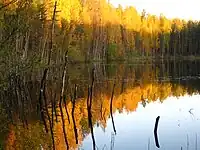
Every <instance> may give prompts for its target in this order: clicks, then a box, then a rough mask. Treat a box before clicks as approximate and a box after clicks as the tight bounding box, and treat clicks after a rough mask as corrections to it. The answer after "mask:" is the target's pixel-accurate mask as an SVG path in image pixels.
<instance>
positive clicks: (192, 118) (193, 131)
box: [81, 95, 200, 150]
mask: <svg viewBox="0 0 200 150" xmlns="http://www.w3.org/2000/svg"><path fill="white" fill-rule="evenodd" d="M199 100H200V95H192V96H189V95H185V96H181V97H178V98H177V97H168V98H167V99H166V100H165V101H164V102H163V103H161V102H160V101H156V102H150V103H149V104H148V105H146V107H145V108H144V107H143V106H142V104H140V105H139V106H138V108H137V109H136V111H135V112H127V111H126V110H124V111H123V113H118V112H116V113H115V114H114V120H115V126H116V130H117V134H116V135H114V149H115V150H121V149H138V150H143V149H144V150H146V149H155V148H156V146H155V142H154V134H153V129H154V124H155V119H156V117H157V116H158V115H159V116H160V121H159V125H158V138H159V142H160V146H161V147H160V149H181V147H182V148H183V149H186V148H189V149H196V148H197V149H198V147H197V146H198V145H199V144H200V143H199V141H198V143H197V144H196V135H197V138H199V135H200V128H199V126H200V120H199V119H200V105H199ZM112 132H113V128H112V122H111V119H109V120H108V121H107V127H106V128H105V130H102V128H100V127H97V126H95V128H94V133H95V137H96V144H97V147H98V149H110V147H111V139H112ZM187 136H188V140H187ZM188 143H189V144H188ZM91 145H92V141H91V137H90V135H88V136H87V137H86V138H85V140H84V141H83V145H82V146H81V148H82V149H91V148H92V147H91ZM196 145H197V146H196Z"/></svg>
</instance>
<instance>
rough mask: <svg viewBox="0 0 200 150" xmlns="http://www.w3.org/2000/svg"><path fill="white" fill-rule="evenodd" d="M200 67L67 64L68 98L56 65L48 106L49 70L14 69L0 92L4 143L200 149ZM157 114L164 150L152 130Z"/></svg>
mask: <svg viewBox="0 0 200 150" xmlns="http://www.w3.org/2000/svg"><path fill="white" fill-rule="evenodd" d="M199 66H200V62H199V61H165V62H153V63H152V62H144V63H133V64H126V63H112V64H101V63H95V64H90V65H89V64H88V65H85V64H74V65H69V66H67V71H66V74H65V75H66V79H65V84H64V85H65V87H64V90H63V98H62V97H61V95H62V87H63V86H62V85H63V69H64V67H63V66H59V67H54V68H51V69H49V70H48V71H49V72H48V77H47V80H46V86H45V88H46V90H45V91H44V92H43V93H44V94H43V97H42V102H43V103H42V106H40V104H39V97H40V96H39V93H40V88H41V87H40V84H41V78H42V75H43V70H31V71H27V72H23V73H20V74H19V75H17V76H16V75H12V76H10V78H9V80H8V86H7V87H6V88H4V89H3V90H2V91H1V109H0V110H1V111H0V114H1V115H0V116H1V117H0V127H1V128H2V129H1V131H0V132H1V134H0V135H1V136H0V139H1V145H2V148H3V149H8V150H10V149H11V150H12V149H13V150H15V149H42V148H43V149H52V148H53V147H52V145H53V143H54V145H55V149H60V150H61V149H67V147H68V148H69V149H84V150H90V149H94V145H95V148H96V149H99V150H103V149H104V150H121V149H126V150H129V149H130V150H133V149H137V150H154V149H162V150H172V149H173V150H178V149H180V150H181V149H183V150H186V149H188V150H197V149H200V128H199V127H200V105H199V104H200V102H199V100H200V95H199V90H200V69H199ZM92 70H94V76H93V74H92ZM93 77H94V82H92V81H93V80H92V78H93ZM92 84H93V86H91V85H92ZM75 85H76V86H77V88H75ZM88 86H89V91H90V92H89V94H91V93H92V94H91V95H92V96H91V97H92V99H89V98H88ZM91 87H92V88H91ZM75 89H76V90H75ZM91 90H92V92H91ZM75 91H76V92H75ZM112 93H113V94H112ZM112 96H113V98H112ZM88 99H89V100H88ZM111 99H112V101H111ZM88 102H91V107H88V106H89V103H88ZM41 108H42V109H41ZM41 110H42V112H43V114H44V117H42V115H41V114H42V113H41ZM158 116H160V119H159V121H158V129H157V134H156V135H157V136H158V138H157V142H158V144H159V147H160V148H158V146H156V144H155V134H154V127H155V121H156V118H157V117H158ZM45 124H46V130H45ZM91 128H92V129H91ZM46 131H48V133H46ZM51 131H52V132H51ZM92 136H93V138H92ZM53 141H54V142H53ZM77 143H78V144H77Z"/></svg>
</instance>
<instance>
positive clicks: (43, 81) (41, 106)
mask: <svg viewBox="0 0 200 150" xmlns="http://www.w3.org/2000/svg"><path fill="white" fill-rule="evenodd" d="M56 6H57V1H55V5H54V12H53V17H52V25H51V39H50V47H49V54H48V63H47V65H48V66H49V65H50V60H51V51H52V48H53V33H54V22H55V15H56ZM47 73H48V68H46V69H45V70H44V73H43V77H42V80H41V84H40V94H39V109H40V113H41V116H42V120H43V122H44V125H45V129H46V132H48V126H47V123H46V120H45V114H44V108H43V101H42V97H44V99H45V108H46V112H47V116H48V120H49V121H50V116H49V115H48V107H47V102H46V96H45V94H46V93H45V88H46V78H47ZM49 123H50V130H51V134H52V132H53V127H52V126H51V122H49ZM52 136H53V134H52ZM52 140H53V149H55V144H54V138H52Z"/></svg>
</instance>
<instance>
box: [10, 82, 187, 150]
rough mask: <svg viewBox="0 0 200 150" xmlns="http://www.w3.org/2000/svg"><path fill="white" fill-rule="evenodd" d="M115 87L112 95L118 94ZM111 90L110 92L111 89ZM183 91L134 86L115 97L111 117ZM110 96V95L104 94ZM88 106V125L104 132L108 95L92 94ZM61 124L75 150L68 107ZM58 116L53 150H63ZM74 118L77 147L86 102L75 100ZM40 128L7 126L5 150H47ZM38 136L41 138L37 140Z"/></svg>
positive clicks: (86, 131)
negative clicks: (89, 113)
mask: <svg viewBox="0 0 200 150" xmlns="http://www.w3.org/2000/svg"><path fill="white" fill-rule="evenodd" d="M108 86H110V87H112V85H108ZM118 88H119V87H116V89H115V93H118V91H120V90H119V89H118ZM111 89H112V88H111ZM186 91H187V89H185V88H183V87H182V86H180V85H172V84H171V83H157V82H154V83H146V84H143V85H142V86H141V85H137V86H134V87H132V88H127V89H126V90H125V91H124V92H123V93H122V94H118V95H117V94H115V96H114V99H113V113H114V112H116V111H119V112H122V110H123V109H125V110H126V111H127V112H131V111H135V110H136V109H137V107H138V103H140V102H142V100H145V101H146V102H147V101H148V102H151V101H156V100H158V99H160V100H161V101H163V100H164V99H166V98H167V97H168V96H171V95H174V96H180V95H184V94H186ZM108 93H112V91H108ZM95 95H96V96H94V98H93V103H92V110H91V112H92V121H93V124H95V123H98V124H99V125H100V126H101V127H102V128H106V123H107V120H108V118H109V116H110V95H107V94H105V93H98V94H95ZM62 110H63V113H64V120H65V130H66V134H67V140H68V144H69V147H70V149H76V148H77V147H78V145H77V144H76V138H75V134H74V125H73V120H72V112H71V111H72V103H71V102H69V103H68V104H67V110H68V113H69V120H68V117H67V113H66V110H65V107H63V108H62ZM57 112H58V114H59V117H58V122H57V123H56V122H55V123H54V136H55V144H56V149H57V150H63V149H66V144H65V139H64V136H63V128H62V120H61V117H60V116H61V115H60V110H59V108H57ZM74 118H75V123H76V128H77V132H78V141H79V145H81V142H82V141H83V139H84V137H85V135H87V134H89V133H90V129H89V127H88V118H87V99H83V98H82V99H77V100H76V104H75V111H74ZM42 130H43V126H41V125H40V124H38V123H37V124H35V125H29V129H25V128H21V127H17V128H15V127H14V126H10V132H9V135H8V137H7V142H6V149H8V150H10V149H11V150H12V149H16V150H17V149H23V148H26V147H27V145H28V146H29V147H32V149H34V148H36V147H38V146H39V144H42V145H44V144H45V145H44V146H43V147H47V145H48V144H51V143H50V142H46V141H45V138H48V139H49V141H50V138H49V137H45V135H44V133H43V132H42ZM41 134H42V136H41Z"/></svg>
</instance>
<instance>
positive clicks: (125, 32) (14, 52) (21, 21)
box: [0, 0, 200, 69]
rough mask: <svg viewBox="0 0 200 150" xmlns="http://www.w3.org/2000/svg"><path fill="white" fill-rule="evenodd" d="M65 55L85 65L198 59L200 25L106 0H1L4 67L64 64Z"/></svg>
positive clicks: (0, 51) (1, 59) (0, 42)
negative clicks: (112, 61) (128, 61)
mask: <svg viewBox="0 0 200 150" xmlns="http://www.w3.org/2000/svg"><path fill="white" fill-rule="evenodd" d="M169 9H170V8H169ZM66 52H68V53H66ZM66 54H67V55H68V56H69V57H68V58H69V59H70V60H72V61H81V62H88V61H98V60H104V61H110V60H134V58H152V59H155V58H164V59H166V58H174V59H175V58H180V57H183V58H185V57H187V56H191V57H192V58H197V56H200V22H198V21H185V20H181V19H178V18H174V19H172V20H169V19H167V18H166V17H165V16H164V15H162V14H161V15H160V16H155V15H151V14H147V13H146V12H145V10H144V11H143V12H142V13H141V15H140V13H138V12H137V11H136V9H135V8H134V7H132V6H130V7H126V8H125V9H123V8H122V7H121V6H120V5H119V6H118V8H115V7H114V6H113V5H112V4H110V3H109V2H107V1H106V0H57V1H55V0H0V56H1V57H0V63H1V66H4V67H6V68H15V69H16V68H21V67H22V66H23V67H25V66H29V65H33V64H34V63H36V64H47V65H50V64H61V63H64V61H65V56H66ZM1 66H0V67H1Z"/></svg>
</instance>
